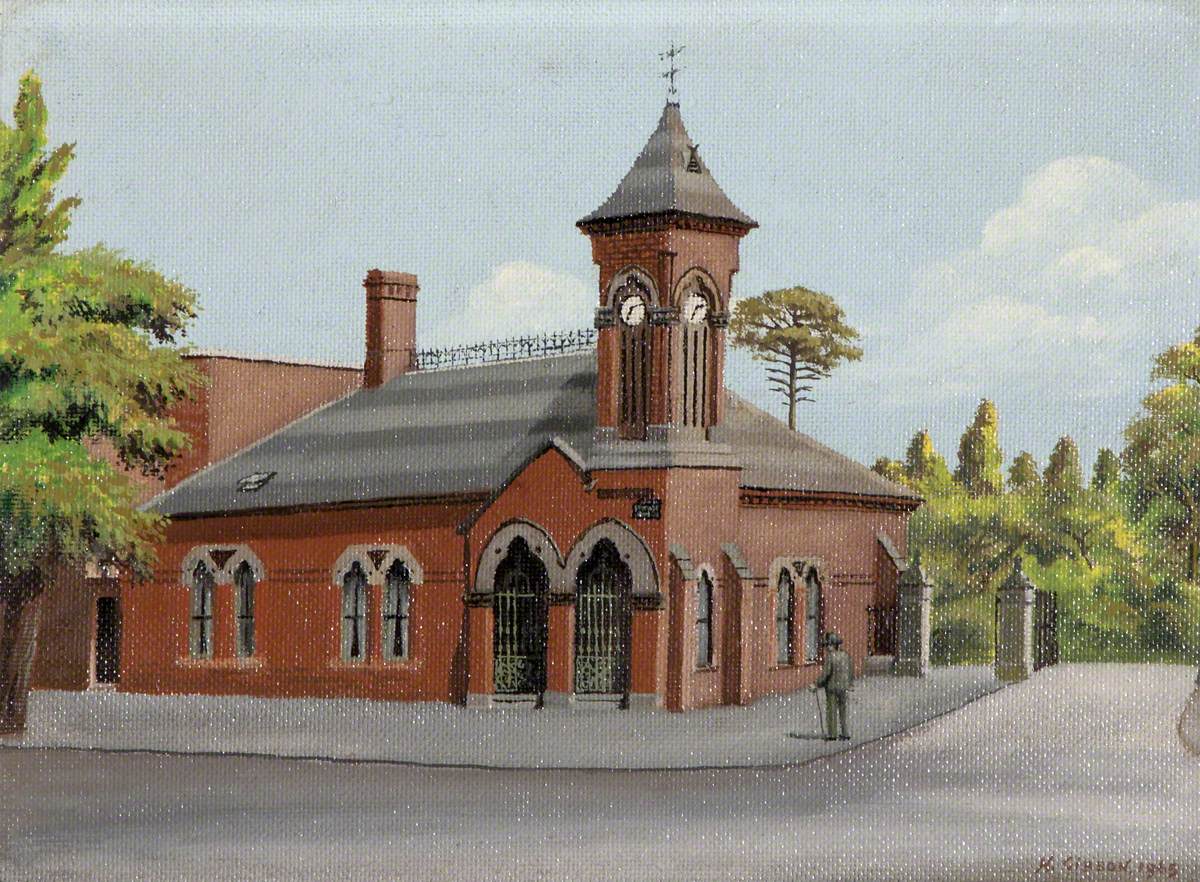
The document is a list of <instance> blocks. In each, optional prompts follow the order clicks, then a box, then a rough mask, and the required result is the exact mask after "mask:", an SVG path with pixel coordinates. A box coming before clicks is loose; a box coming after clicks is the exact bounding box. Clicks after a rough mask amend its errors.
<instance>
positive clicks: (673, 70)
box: [658, 40, 687, 100]
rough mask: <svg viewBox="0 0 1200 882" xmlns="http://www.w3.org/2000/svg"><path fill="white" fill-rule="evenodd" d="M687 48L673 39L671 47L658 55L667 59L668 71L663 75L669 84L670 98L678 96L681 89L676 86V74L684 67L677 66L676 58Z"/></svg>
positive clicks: (668, 94)
mask: <svg viewBox="0 0 1200 882" xmlns="http://www.w3.org/2000/svg"><path fill="white" fill-rule="evenodd" d="M686 48H687V47H686V46H676V45H675V41H674V40H672V41H671V48H670V49H668V50H667V51H666V52H659V53H658V57H659V58H660V59H662V60H663V61H666V62H667V65H668V67H667V71H666V73H664V74H663V75H662V77H663V79H664V80H666V81H667V82H668V84H669V85H668V86H667V98H668V100H670V99H671V98H674V97H676V96H677V95H678V94H679V90H678V89H676V88H675V75H676V74H677V73H679V72H680V70H682V68H678V67H676V66H675V59H676V58H678V57H679V53H681V52H682V51H683V50H684V49H686Z"/></svg>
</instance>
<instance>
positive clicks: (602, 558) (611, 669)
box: [575, 540, 633, 695]
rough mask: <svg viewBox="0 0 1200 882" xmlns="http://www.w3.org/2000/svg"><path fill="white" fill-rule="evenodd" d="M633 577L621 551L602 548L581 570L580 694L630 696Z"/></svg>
mask: <svg viewBox="0 0 1200 882" xmlns="http://www.w3.org/2000/svg"><path fill="white" fill-rule="evenodd" d="M632 581H633V580H632V577H631V575H630V572H629V567H628V566H627V565H626V564H625V562H624V561H623V560H621V555H620V553H619V552H618V551H617V549H616V547H615V546H614V545H613V544H612V543H611V542H609V541H608V540H602V541H601V542H599V543H598V544H597V545H596V549H595V550H594V551H593V552H592V556H591V558H589V559H588V562H587V563H585V564H584V565H583V566H582V567H580V568H579V577H578V581H577V583H576V597H575V691H576V692H578V693H590V694H608V695H617V694H620V695H624V694H626V693H627V692H629V643H630V633H629V632H630V628H631V624H632V622H631V618H632V614H631V611H630V606H631V604H630V594H631V591H632Z"/></svg>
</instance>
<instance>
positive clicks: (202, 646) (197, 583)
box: [188, 561, 216, 658]
mask: <svg viewBox="0 0 1200 882" xmlns="http://www.w3.org/2000/svg"><path fill="white" fill-rule="evenodd" d="M215 584H216V576H215V575H214V574H213V571H212V570H211V569H209V567H208V565H207V564H206V563H204V561H197V563H196V567H195V569H193V570H192V584H191V607H192V615H191V627H190V629H189V632H188V644H189V648H190V650H191V654H192V657H193V658H212V654H213V639H212V638H213V614H212V601H213V586H214V585H215Z"/></svg>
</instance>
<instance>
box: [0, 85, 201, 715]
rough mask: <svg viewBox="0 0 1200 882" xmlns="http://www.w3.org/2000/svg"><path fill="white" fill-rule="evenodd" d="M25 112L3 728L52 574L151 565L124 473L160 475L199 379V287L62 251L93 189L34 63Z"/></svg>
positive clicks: (13, 325)
mask: <svg viewBox="0 0 1200 882" xmlns="http://www.w3.org/2000/svg"><path fill="white" fill-rule="evenodd" d="M13 122H14V124H13V125H12V126H11V127H10V126H8V125H7V124H5V123H4V122H2V121H0V608H2V610H3V612H2V617H0V731H5V730H7V731H11V730H13V729H15V728H18V727H19V726H20V725H21V716H22V709H23V707H24V703H25V696H26V691H27V689H28V676H29V668H30V665H31V662H32V659H33V653H34V648H35V646H36V639H37V620H38V615H37V612H38V606H39V604H40V601H41V597H42V594H43V592H44V591H45V590H46V588H47V587H48V585H49V583H50V582H51V580H52V579H53V574H54V573H55V572H56V571H58V570H60V569H61V568H62V567H78V566H82V565H83V564H84V562H85V561H87V560H89V559H90V560H103V561H112V562H115V563H117V564H120V565H124V566H127V567H129V568H130V569H132V570H134V571H144V570H145V569H146V567H147V566H148V565H149V563H150V561H151V558H152V551H153V549H152V545H153V542H154V540H155V538H156V537H157V536H158V535H159V534H160V531H161V528H162V521H161V519H160V518H159V517H157V516H154V515H151V514H148V513H145V512H141V511H138V510H137V507H136V500H137V490H136V488H135V486H134V484H133V482H132V481H131V479H130V478H129V477H128V475H127V474H125V473H124V470H125V469H136V470H140V471H142V472H145V473H147V474H154V473H157V472H159V471H160V470H161V469H162V467H163V466H164V465H165V464H166V463H167V462H168V461H169V460H170V459H171V457H172V456H174V455H175V454H176V453H178V452H179V451H180V450H181V449H183V447H184V446H185V444H186V443H187V437H186V435H184V434H183V433H182V432H180V431H178V430H177V429H176V428H175V426H174V424H173V422H172V421H171V419H170V418H169V417H168V415H167V411H168V409H169V408H170V407H171V405H173V404H175V403H176V402H178V401H179V400H181V399H182V398H184V397H186V395H187V394H188V391H189V388H190V387H191V385H192V384H193V383H194V382H196V381H197V376H196V374H195V372H194V371H193V369H192V368H191V367H189V366H188V365H187V364H186V362H185V361H184V360H183V358H182V352H181V350H180V349H179V348H177V346H176V345H175V344H176V343H177V341H178V339H179V338H180V337H181V336H182V335H183V334H184V331H185V327H186V325H187V323H188V321H190V320H191V319H192V318H194V317H195V307H194V303H195V295H194V294H193V293H192V292H191V291H190V290H189V289H187V288H186V287H184V286H183V285H181V284H179V283H177V282H172V281H169V280H167V279H165V278H163V276H161V275H160V274H159V273H157V272H155V271H154V270H153V269H152V268H151V267H149V266H148V265H146V264H144V263H137V262H135V261H132V260H130V259H128V258H126V257H124V256H122V255H121V254H120V253H118V252H115V251H112V250H110V249H108V248H105V247H103V246H99V245H97V246H94V247H92V248H88V249H85V250H81V251H75V252H67V251H64V250H62V249H61V247H60V246H62V244H63V243H64V242H65V240H66V238H67V228H68V226H69V224H70V215H71V210H72V209H73V208H75V207H76V206H77V205H78V204H79V200H78V199H75V198H66V199H62V200H59V201H55V195H54V188H55V185H56V184H57V183H58V181H59V180H60V178H61V177H62V175H63V173H64V172H65V171H66V169H67V165H68V163H69V162H70V160H71V158H72V155H73V151H74V146H73V145H69V144H64V145H62V146H60V147H58V148H56V149H54V150H47V148H46V144H47V138H46V107H45V104H44V102H43V101H42V96H41V85H40V82H39V80H38V79H37V77H35V76H34V75H33V74H32V73H28V74H26V75H25V76H24V77H22V78H21V82H20V88H19V93H18V97H17V101H16V105H15V107H14V109H13ZM102 447H108V448H110V449H111V450H112V451H113V452H114V454H115V455H114V457H113V458H115V460H116V461H117V463H118V465H114V464H112V463H110V462H109V461H107V460H106V459H105V458H104V457H103V456H101V455H100V454H98V453H96V452H95V451H97V450H98V449H101V448H102Z"/></svg>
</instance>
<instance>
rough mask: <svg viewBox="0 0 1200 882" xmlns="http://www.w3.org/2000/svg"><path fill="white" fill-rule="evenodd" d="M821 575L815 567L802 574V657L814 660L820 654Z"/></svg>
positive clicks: (822, 599)
mask: <svg viewBox="0 0 1200 882" xmlns="http://www.w3.org/2000/svg"><path fill="white" fill-rule="evenodd" d="M822 595H823V592H822V590H821V577H820V576H819V575H818V574H817V570H816V568H815V567H809V568H808V572H806V573H805V574H804V659H805V661H816V659H817V658H818V657H819V656H820V654H821V620H822V615H823V612H824V611H823V609H822V607H823V606H824V597H823V596H822Z"/></svg>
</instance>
